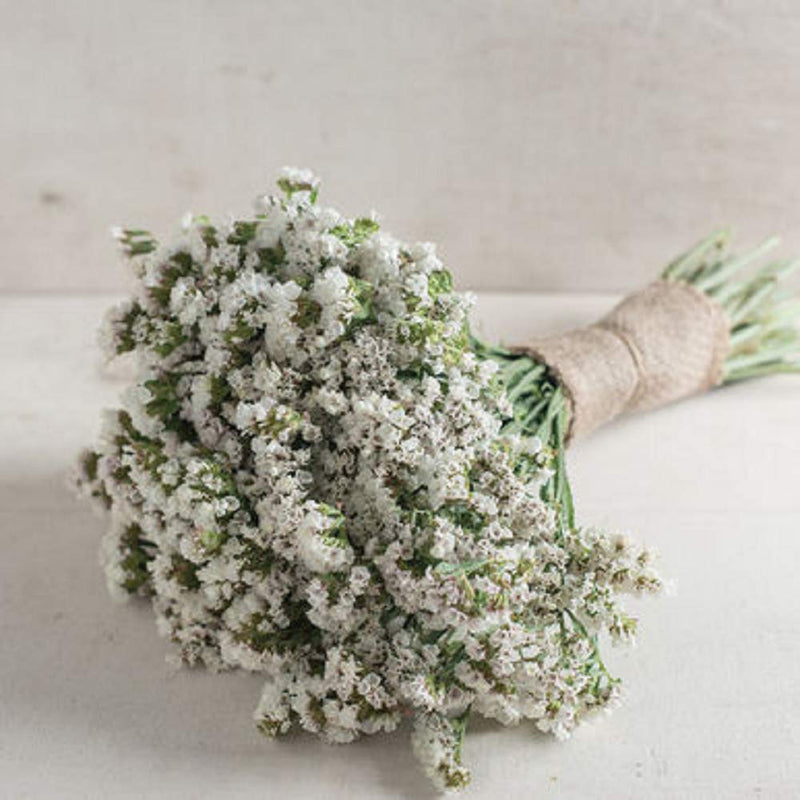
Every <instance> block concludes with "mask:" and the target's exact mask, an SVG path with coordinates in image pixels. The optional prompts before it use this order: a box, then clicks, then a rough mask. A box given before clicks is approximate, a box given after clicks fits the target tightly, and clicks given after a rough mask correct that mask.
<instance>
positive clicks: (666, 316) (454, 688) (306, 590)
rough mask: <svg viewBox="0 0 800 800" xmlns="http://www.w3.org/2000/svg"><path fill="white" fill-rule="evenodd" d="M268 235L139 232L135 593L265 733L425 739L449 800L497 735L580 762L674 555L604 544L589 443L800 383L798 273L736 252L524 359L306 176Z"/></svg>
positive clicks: (100, 465) (126, 425)
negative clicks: (616, 667)
mask: <svg viewBox="0 0 800 800" xmlns="http://www.w3.org/2000/svg"><path fill="white" fill-rule="evenodd" d="M278 185H279V188H280V190H281V191H280V194H278V195H277V196H265V197H263V198H261V199H260V200H259V201H258V208H257V211H256V213H255V214H254V215H253V216H252V217H251V218H248V219H244V220H231V221H230V222H227V223H225V224H215V223H212V221H211V220H209V219H208V218H206V217H202V216H194V217H189V218H187V219H186V220H185V222H184V231H183V235H182V236H181V237H180V238H179V240H178V241H176V242H174V243H172V244H169V245H164V246H160V245H158V244H157V243H156V241H155V240H154V239H153V238H152V237H151V236H150V234H149V233H147V232H145V231H140V230H122V231H119V232H118V237H119V239H120V241H121V243H122V246H123V249H124V251H125V253H126V254H127V256H128V258H129V261H130V264H131V266H132V268H133V271H134V274H135V277H136V279H137V286H136V290H135V294H134V296H133V297H131V298H130V299H129V300H127V301H126V302H124V303H122V304H121V305H119V306H118V307H116V308H115V309H112V311H111V312H110V313H109V315H108V317H107V319H106V322H105V324H104V327H103V344H104V347H105V350H106V353H107V354H108V356H109V357H114V356H117V355H120V354H124V353H130V352H132V353H135V357H136V362H137V370H138V372H137V378H136V380H135V381H134V382H133V383H132V385H131V386H129V388H128V389H127V390H126V391H125V392H124V395H123V398H122V401H121V407H120V408H118V409H115V410H110V411H107V412H105V415H104V418H103V426H102V432H101V435H100V437H99V441H98V443H97V444H96V445H95V446H94V447H93V448H92V449H91V450H87V451H85V452H84V453H83V454H82V455H81V457H80V463H79V469H78V473H79V474H78V477H77V482H78V485H79V488H80V490H81V491H82V492H83V493H84V494H85V495H86V496H88V497H90V498H92V499H93V501H94V502H95V503H96V504H97V505H98V506H99V508H101V509H102V510H103V511H107V512H108V514H109V528H108V531H107V533H106V534H105V537H104V539H103V543H102V559H103V564H104V566H105V573H106V577H107V581H108V585H109V587H110V590H111V592H112V594H113V595H115V596H117V597H120V598H127V597H130V596H132V595H136V596H141V597H145V598H148V599H149V601H150V602H151V604H152V607H153V609H154V611H155V616H156V620H157V625H158V629H159V631H160V633H162V634H163V635H164V636H165V637H168V638H169V639H170V640H171V641H172V642H173V643H174V644H175V645H176V647H177V652H178V656H179V659H180V661H182V662H183V663H186V664H188V665H204V666H206V667H209V668H211V669H214V670H225V669H243V670H249V671H253V672H258V673H262V674H263V675H264V678H265V684H264V689H263V694H262V696H261V699H260V701H259V702H258V705H257V708H256V711H255V719H256V722H257V725H258V727H259V728H260V729H261V730H262V731H263V732H264V733H266V734H269V735H279V734H282V733H285V732H286V731H288V730H289V729H290V728H291V727H292V726H299V727H301V728H303V729H305V730H307V731H311V732H313V733H316V734H319V735H320V736H321V737H323V738H324V739H325V740H327V741H330V742H349V741H351V740H353V739H354V738H356V737H358V736H359V735H361V734H371V733H377V732H379V731H389V730H392V729H394V728H395V727H397V726H398V724H399V723H400V722H401V721H402V720H403V719H404V718H405V717H410V718H412V726H413V730H412V734H411V736H412V743H413V746H414V749H415V752H416V753H417V755H418V757H419V760H420V761H421V762H422V765H423V766H424V768H425V770H426V772H427V773H428V775H429V776H430V777H431V778H432V779H433V781H434V782H435V783H436V785H437V786H439V787H440V788H444V789H453V788H459V787H462V786H464V785H466V784H467V783H468V781H469V773H468V770H467V768H466V767H465V766H464V764H463V763H462V743H463V738H464V733H465V730H466V726H467V722H468V719H469V717H470V716H471V715H473V714H478V715H482V716H484V717H490V718H493V719H495V720H498V721H499V722H501V723H503V724H506V725H508V724H513V723H517V722H519V721H520V720H523V719H527V720H532V721H533V722H534V723H535V724H536V726H537V727H538V728H540V729H541V730H543V731H550V732H552V733H554V734H555V735H556V736H559V737H566V736H567V735H568V734H569V733H570V731H571V730H572V728H573V727H574V726H575V724H576V723H577V722H578V721H579V720H580V719H581V718H582V717H584V716H586V715H587V714H589V713H591V712H594V711H596V710H598V709H602V708H607V707H609V706H610V705H612V704H613V702H614V701H615V700H616V698H617V696H618V693H619V685H618V681H617V680H616V679H615V678H614V677H612V675H610V674H609V672H608V670H607V669H606V666H605V665H604V663H603V659H602V657H601V653H600V648H599V640H600V639H601V638H604V637H606V636H608V637H610V638H611V639H612V640H623V641H624V640H630V639H631V638H632V637H633V636H634V634H635V630H636V620H635V619H634V618H633V617H632V616H630V615H629V614H628V613H626V611H625V609H624V607H623V605H622V603H621V598H622V597H623V596H624V595H625V594H631V593H633V594H640V593H651V592H656V591H658V590H659V588H660V587H661V582H660V579H659V577H658V575H657V573H656V572H655V571H654V568H653V556H652V554H651V553H650V552H649V551H648V550H647V549H645V548H643V547H640V546H639V545H636V544H634V543H633V542H631V541H629V540H628V539H627V538H624V537H622V536H619V535H614V534H610V533H606V532H603V531H599V530H597V529H595V528H592V527H583V526H579V525H577V524H576V520H575V514H574V509H573V502H572V497H571V493H570V488H569V481H568V477H567V472H566V467H565V461H564V455H565V447H566V444H567V443H568V441H569V440H570V439H571V438H573V437H575V436H580V435H585V434H587V433H588V432H590V431H591V430H592V429H593V428H594V427H596V426H597V425H599V424H602V423H603V422H604V421H606V420H607V419H610V418H611V417H613V416H616V415H617V414H619V413H622V412H623V411H627V410H633V409H644V408H651V407H654V406H656V405H660V404H662V403H665V402H670V401H672V400H676V399H678V398H679V397H682V396H686V395H689V394H692V393H695V392H698V391H702V390H704V389H706V388H709V387H711V386H713V385H715V384H718V383H721V382H725V381H732V380H736V379H738V378H742V377H748V376H751V375H759V374H764V373H769V372H776V371H784V370H794V369H796V367H797V355H798V338H797V334H796V332H795V330H794V327H793V320H794V319H795V318H796V317H797V314H798V305H797V303H796V301H794V300H789V301H787V302H786V303H782V302H779V301H778V300H777V299H776V292H777V289H776V287H777V285H778V279H779V278H781V277H782V276H783V275H784V274H786V273H787V272H789V271H790V270H791V269H793V268H794V266H795V265H794V263H788V264H783V263H781V264H771V265H769V266H767V267H765V268H762V269H760V270H759V271H757V272H756V274H755V275H754V276H753V277H751V278H749V279H747V280H744V281H741V282H739V281H738V280H737V277H736V276H737V275H738V274H739V271H740V269H741V268H742V267H744V266H746V265H747V264H748V263H749V262H751V261H753V260H754V259H755V258H756V257H758V256H759V255H760V254H761V250H759V251H757V252H755V253H751V254H749V255H748V256H745V257H742V258H733V257H729V256H727V255H726V254H725V252H724V237H721V236H714V237H711V238H710V239H708V240H707V241H705V242H702V243H701V244H700V245H699V246H698V247H696V248H695V249H693V250H692V251H690V252H689V253H687V254H686V255H685V256H682V257H681V258H679V259H677V260H676V261H675V262H674V263H673V264H672V265H670V266H669V267H668V269H667V270H666V271H665V273H664V275H663V277H662V279H661V280H660V281H658V282H656V283H655V284H653V285H652V286H650V287H648V288H647V289H645V290H644V291H643V292H640V293H637V294H636V295H633V296H631V297H629V298H628V299H626V300H625V301H623V303H622V304H620V305H619V306H618V307H617V308H616V309H615V310H614V311H612V312H611V314H609V315H608V316H607V317H606V318H604V320H601V321H600V322H599V323H597V324H596V325H594V326H590V327H589V328H586V329H583V330H581V331H575V332H572V333H570V334H567V335H565V336H561V337H556V338H553V339H544V340H541V341H538V342H531V343H529V344H528V346H526V347H525V348H521V349H515V350H509V349H503V348H499V347H493V346H489V345H487V344H484V343H482V342H480V341H478V340H477V339H476V338H474V336H472V334H471V332H470V327H469V312H470V307H471V299H470V298H469V297H468V296H466V295H463V294H460V293H458V292H456V291H454V289H453V281H452V278H451V276H450V274H449V273H448V272H447V271H446V270H445V269H444V267H443V265H442V263H441V262H440V261H439V259H438V258H437V256H436V255H435V252H434V249H433V247H432V246H431V245H427V244H413V245H408V244H404V243H402V242H399V241H397V240H396V239H394V238H392V237H391V236H388V235H386V234H384V233H382V232H381V231H379V226H378V223H377V222H376V221H375V219H374V218H372V217H363V218H358V219H348V218H345V217H343V216H341V215H340V214H339V213H337V212H336V211H334V210H332V209H329V208H323V207H321V206H319V205H318V204H317V195H318V189H319V185H318V182H317V180H316V179H315V178H314V177H313V176H312V175H310V174H309V173H307V172H304V171H298V170H287V171H285V173H284V175H283V176H282V177H281V179H280V180H279V181H278Z"/></svg>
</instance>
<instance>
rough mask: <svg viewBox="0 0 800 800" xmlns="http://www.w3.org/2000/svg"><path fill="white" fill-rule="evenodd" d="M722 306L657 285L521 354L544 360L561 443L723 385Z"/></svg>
mask: <svg viewBox="0 0 800 800" xmlns="http://www.w3.org/2000/svg"><path fill="white" fill-rule="evenodd" d="M728 327H729V325H728V320H727V317H726V315H725V312H724V311H723V309H722V307H721V306H720V305H719V304H718V303H716V302H715V301H713V300H711V299H710V298H709V297H707V296H706V295H705V294H703V293H702V292H700V291H698V290H697V289H695V288H694V287H692V286H689V285H688V284H686V283H677V282H676V283H670V282H666V281H657V282H656V283H653V284H651V285H650V286H648V287H647V288H645V289H643V290H642V291H640V292H636V293H635V294H632V295H629V296H628V297H626V298H625V299H624V300H623V301H622V302H621V303H620V304H619V305H617V306H616V307H615V308H614V309H613V310H612V311H611V312H610V313H609V314H607V315H606V316H605V317H603V319H601V320H600V321H599V322H597V323H595V324H594V325H591V326H589V327H588V328H581V329H579V330H576V331H571V332H569V333H566V334H564V335H562V336H556V337H552V338H547V339H540V340H536V341H534V342H532V343H531V344H530V345H529V346H526V347H523V348H520V349H521V350H522V351H523V352H525V353H527V354H528V355H530V356H532V357H533V358H535V359H537V360H539V361H543V362H544V363H545V364H547V365H548V367H550V369H551V370H552V371H553V372H554V374H555V375H556V377H557V378H558V380H559V382H560V383H561V386H562V387H563V389H564V392H565V394H566V396H567V400H568V402H569V404H570V412H571V413H570V427H569V432H568V439H569V440H573V439H575V438H576V437H580V436H586V435H587V434H588V433H591V432H592V431H593V430H594V429H595V428H597V427H599V426H600V425H602V424H604V423H606V422H608V421H609V420H611V419H613V418H614V417H616V416H618V415H619V414H622V413H623V412H627V411H637V410H642V409H647V408H655V407H657V406H662V405H666V404H667V403H672V402H674V401H675V400H679V399H680V398H683V397H688V396H689V395H693V394H698V393H700V392H704V391H706V390H707V389H709V388H711V387H712V386H715V385H717V384H718V383H720V382H721V381H722V374H723V371H722V367H723V363H724V361H725V356H726V355H727V353H728V348H729V333H728Z"/></svg>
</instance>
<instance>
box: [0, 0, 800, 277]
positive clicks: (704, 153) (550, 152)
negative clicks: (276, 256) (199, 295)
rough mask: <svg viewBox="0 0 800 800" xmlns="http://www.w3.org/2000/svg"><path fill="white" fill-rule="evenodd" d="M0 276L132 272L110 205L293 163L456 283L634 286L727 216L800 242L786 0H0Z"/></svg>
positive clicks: (181, 200)
mask: <svg viewBox="0 0 800 800" xmlns="http://www.w3.org/2000/svg"><path fill="white" fill-rule="evenodd" d="M0 19H1V20H2V24H0V175H2V193H1V194H0V241H2V260H0V291H2V290H15V291H20V290H26V289H37V290H38V289H46V290H60V289H66V290H73V291H74V290H87V289H88V290H116V289H118V288H120V287H121V286H122V280H123V278H122V271H121V270H120V269H119V267H118V265H117V262H116V260H115V258H114V247H113V244H112V243H111V241H110V240H109V238H108V236H107V231H108V228H109V226H111V225H112V224H115V223H126V224H137V225H143V226H149V227H151V228H152V229H153V230H155V231H158V232H160V233H167V232H168V231H169V230H171V227H172V226H173V225H174V224H175V223H176V221H177V220H178V219H179V218H180V216H181V215H182V213H183V212H184V211H186V210H192V211H195V212H200V211H207V212H212V213H227V212H246V211H247V210H248V209H249V208H250V202H251V198H252V197H253V196H254V195H255V194H256V193H258V192H260V191H263V190H264V189H266V188H267V187H268V186H269V185H270V182H271V180H272V177H273V176H274V174H275V172H276V171H277V170H278V169H279V168H280V167H281V166H282V165H284V164H285V163H290V164H298V165H305V166H310V167H313V168H314V169H315V170H317V171H318V172H319V173H320V174H321V175H322V176H323V178H324V179H325V181H326V189H325V194H324V198H325V199H327V200H329V201H330V202H332V203H334V204H336V205H338V206H340V207H341V208H342V209H343V210H345V211H347V212H350V213H353V214H356V213H360V212H363V211H369V210H370V209H372V208H376V209H378V210H379V211H381V212H382V216H383V218H384V221H385V223H386V225H387V227H388V228H390V229H392V230H393V231H395V232H396V233H397V234H398V235H402V236H403V237H408V238H417V239H428V240H435V241H437V242H438V243H439V245H440V250H441V251H442V252H443V254H444V255H445V257H446V259H447V261H448V263H449V264H450V265H451V267H452V268H453V270H454V272H456V274H457V275H458V276H459V279H460V283H461V285H465V286H470V287H480V288H528V289H537V290H541V289H558V290H564V289H566V290H597V289H601V290H613V291H616V290H620V289H627V288H629V287H632V286H634V285H638V284H641V283H642V282H643V281H645V280H647V279H648V278H649V277H650V276H651V275H652V274H653V272H654V271H655V270H656V269H657V268H658V267H660V266H661V264H662V263H663V261H664V260H665V259H668V258H669V257H670V256H671V255H672V254H673V253H674V251H675V250H679V249H682V248H683V247H684V245H686V244H688V243H689V242H691V241H692V240H694V239H696V238H698V237H699V236H701V235H703V234H705V233H706V232H707V231H708V230H709V229H711V228H713V227H716V226H717V225H720V224H725V225H732V226H734V227H735V228H736V229H737V230H738V231H739V232H740V233H741V239H742V241H743V242H744V243H747V244H752V243H753V242H754V241H755V240H756V239H758V238H760V237H761V236H763V235H766V234H767V233H770V232H772V231H778V232H781V233H783V234H785V236H786V239H787V244H788V245H794V246H795V248H800V159H799V158H798V153H799V152H800V148H799V147H798V141H799V139H798V130H799V129H800V80H798V78H799V77H800V46H798V45H800V9H798V6H797V3H794V2H791V1H789V0H787V1H785V2H780V1H779V0H767V1H766V2H758V3H754V2H752V0H733V1H731V2H715V1H710V0H703V1H702V2H696V1H695V0H691V1H689V0H670V1H667V0H624V1H623V2H619V0H591V2H590V1H589V0H572V1H571V2H556V3H552V2H544V0H461V1H460V2H454V1H453V0H437V1H436V2H431V0H382V1H381V2H375V0H337V1H336V2H329V1H328V0H291V1H289V0H287V1H286V2H277V1H276V0H227V1H226V2H221V0H171V1H170V2H164V0H135V1H134V0H69V1H67V0H64V2H52V0H25V2H20V0H0Z"/></svg>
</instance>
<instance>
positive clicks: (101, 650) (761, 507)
mask: <svg viewBox="0 0 800 800" xmlns="http://www.w3.org/2000/svg"><path fill="white" fill-rule="evenodd" d="M110 301H111V298H107V297H91V298H90V297H78V296H76V297H71V298H66V297H60V298H59V297H43V296H38V297H34V296H18V297H5V298H0V375H2V378H0V443H2V446H0V553H2V558H0V642H1V644H0V797H2V798H3V800H5V798H10V799H12V800H18V799H20V800H21V799H22V798H30V799H31V800H50V799H51V798H56V797H57V798H59V800H78V798H80V799H81V800H87V799H88V800H119V799H121V798H131V799H133V798H136V799H137V800H138V799H139V798H143V797H146V798H148V800H150V799H153V800H166V798H175V799H176V800H177V799H178V798H180V799H181V800H183V799H184V798H192V799H193V800H194V799H195V798H196V799H197V800H202V799H204V798H223V797H224V798H225V799H226V800H239V798H242V800H252V798H256V797H259V798H282V797H295V798H309V800H310V799H311V798H314V800H316V798H321V797H325V798H326V799H328V798H329V799H330V800H345V798H346V799H347V800H353V798H365V800H381V799H382V798H397V799H398V800H405V799H406V798H409V799H411V798H425V797H429V796H430V791H429V789H428V787H427V783H426V781H425V779H424V778H422V777H421V775H420V773H419V772H418V771H417V769H416V766H415V763H414V760H413V757H412V755H411V753H410V750H409V748H408V744H407V741H406V732H401V733H399V734H396V735H392V736H383V737H371V738H369V739H367V740H364V741H362V742H359V743H357V744H355V745H348V746H341V747H330V746H325V745H322V744H320V743H319V742H317V741H316V740H315V739H313V738H310V737H305V736H296V737H293V738H291V739H290V740H288V741H284V742H279V743H276V742H270V741H268V740H266V739H264V738H263V737H261V736H260V735H259V734H258V733H257V732H256V731H255V729H254V728H253V726H252V723H251V721H250V713H251V711H252V708H253V706H254V704H255V703H256V702H257V699H258V695H259V683H260V682H259V679H258V678H257V677H254V676H250V675H223V676H219V675H217V676H214V675H208V674H205V673H203V672H200V671H198V672H180V673H177V674H171V672H170V670H169V668H168V667H167V666H166V664H165V663H164V656H165V653H166V645H165V643H164V642H163V641H162V640H160V639H159V638H158V637H157V635H156V632H155V628H154V625H153V621H152V616H151V613H150V611H149V609H148V608H147V607H146V606H145V605H136V604H133V605H128V606H116V605H113V604H112V603H111V602H110V600H109V599H108V597H107V596H106V592H105V588H104V584H103V579H102V576H101V572H100V569H99V568H98V566H97V563H96V551H97V546H98V540H99V537H100V535H101V531H102V528H103V522H102V520H100V519H99V518H97V517H95V516H93V515H92V514H91V513H90V512H89V511H88V510H87V508H86V507H85V506H83V505H79V504H77V503H76V502H75V501H74V500H73V498H72V497H71V496H70V494H69V493H68V491H67V490H66V489H65V488H64V485H63V479H64V472H65V470H66V469H67V467H68V466H69V465H70V464H71V461H72V459H73V457H74V454H75V452H76V451H77V450H78V448H79V447H81V446H82V445H84V444H86V443H88V442H89V441H90V440H91V438H92V436H93V431H94V430H95V428H96V424H97V414H98V410H99V408H100V407H101V406H103V405H109V404H112V403H113V402H114V398H115V395H116V392H117V390H118V388H119V382H118V381H117V382H115V381H114V380H113V379H112V378H111V377H110V376H109V375H108V374H104V373H103V372H102V371H101V369H100V367H99V362H98V358H97V351H96V348H95V347H94V343H93V331H94V328H95V326H96V323H97V321H98V319H99V317H100V315H101V313H102V310H103V309H104V308H105V307H106V306H107V305H108V304H109V303H110ZM609 303H610V298H608V297H597V296H594V297H589V296H583V297H582V296H574V297H571V298H569V299H567V298H564V297H559V296H549V297H548V296H532V295H527V296H526V295H520V294H518V295H483V296H481V298H480V305H479V316H480V318H481V319H482V320H483V323H484V329H485V332H486V333H487V334H488V335H489V336H493V337H494V336H496V337H504V338H505V339H506V340H513V339H515V338H518V337H521V336H523V335H524V334H526V333H529V332H542V331H545V330H555V329H557V328H561V327H565V326H567V325H571V324H576V323H580V322H586V321H588V320H589V319H590V318H591V317H593V316H596V315H597V314H599V313H600V312H601V311H602V310H604V309H605V308H607V307H608V305H609ZM798 401H800V378H797V379H793V378H792V377H785V378H776V379H770V380H765V381H762V382H760V383H751V384H747V385H740V386H737V387H732V388H728V389H723V390H718V391H717V392H715V393H713V395H711V396H706V397H703V398H699V399H695V400H692V401H689V402H685V403H683V404H681V405H678V406H674V407H672V408H669V409H665V410H662V411H659V412H657V413H653V414H650V415H649V416H639V417H635V418H631V419H629V420H627V421H625V422H621V423H619V424H615V425H613V426H612V427H610V428H609V429H607V430H604V431H602V432H600V433H598V434H596V435H595V436H594V437H593V438H592V439H590V440H588V441H586V442H583V443H580V444H578V445H576V447H575V448H574V451H573V452H572V453H571V454H570V463H571V471H572V477H573V482H574V488H575V492H576V496H577V501H578V512H579V516H580V518H581V519H582V520H583V521H584V522H593V523H599V524H603V525H607V526H615V527H618V528H620V529H623V530H628V531H630V532H632V533H634V534H635V535H636V536H637V537H638V538H640V539H641V540H644V541H647V542H649V543H650V544H652V545H656V546H657V547H658V548H660V550H661V551H662V553H663V565H662V569H663V572H664V573H665V574H666V575H667V576H668V577H670V578H671V579H673V580H674V581H675V582H676V584H677V593H676V594H675V595H674V596H672V597H665V598H662V599H659V600H652V601H647V602H646V603H642V604H639V605H638V606H637V610H638V611H639V613H640V616H641V618H642V636H641V641H640V644H639V645H638V647H637V648H636V649H634V650H632V651H611V652H610V657H609V661H610V662H611V665H612V666H613V667H614V668H615V670H616V672H617V673H618V674H620V675H622V676H623V677H624V679H625V682H626V684H627V702H626V704H625V705H624V706H623V707H622V708H620V709H618V710H617V711H616V712H614V713H613V714H612V715H610V716H608V717H604V718H602V719H600V720H598V721H596V722H593V723H592V724H590V725H588V726H586V727H584V728H582V729H580V730H579V732H578V733H577V734H576V735H575V736H574V738H573V739H572V740H571V741H569V742H567V743H557V742H555V741H553V740H551V739H548V738H545V737H544V736H541V735H537V734H535V733H534V732H532V731H531V730H530V729H529V728H528V727H526V726H522V727H519V728H515V729H504V728H500V727H496V726H493V725H489V724H480V725H476V726H475V728H474V730H473V731H472V733H471V735H470V736H469V737H468V744H467V757H468V758H469V760H470V762H471V763H472V765H473V772H474V786H473V788H472V789H471V790H470V791H469V792H468V793H467V794H466V795H465V798H468V799H469V800H472V798H475V799H476V800H477V798H494V797H508V798H523V797H526V798H527V797H537V798H552V800H586V798H592V800H641V799H642V798H648V800H745V798H747V799H748V800H790V799H791V798H797V797H798V796H800V761H799V760H798V752H799V751H800V670H799V668H798V664H800V622H798V620H799V619H800V613H799V612H800V602H799V601H798V594H797V586H798V579H797V576H798V563H800V535H799V534H800V532H799V531H798V527H799V525H798V523H800V493H798V491H797V487H798V480H799V479H800V426H798V424H797V419H798V409H800V402H798Z"/></svg>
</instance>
